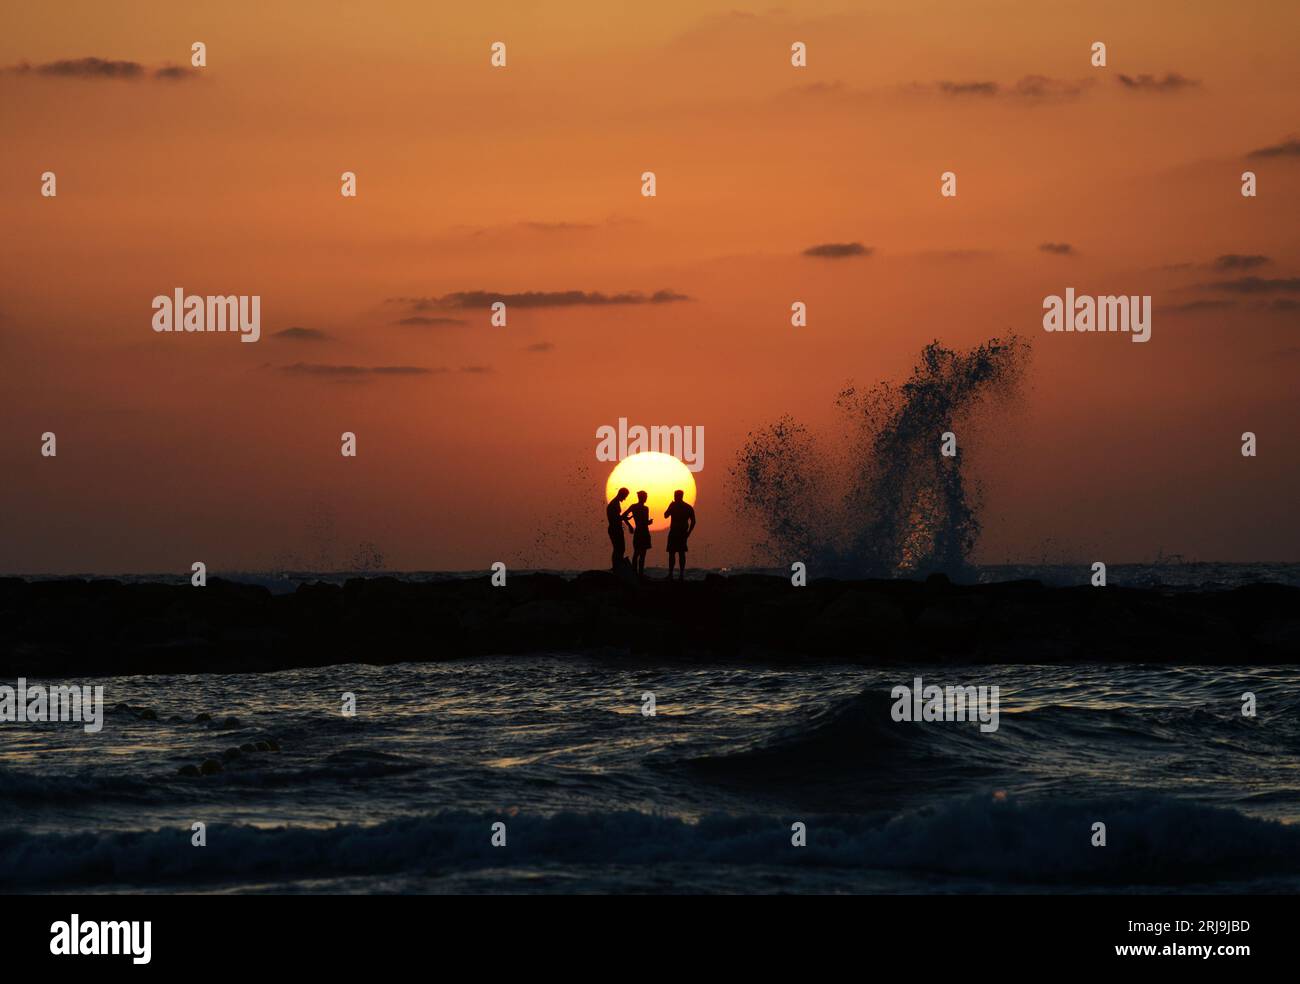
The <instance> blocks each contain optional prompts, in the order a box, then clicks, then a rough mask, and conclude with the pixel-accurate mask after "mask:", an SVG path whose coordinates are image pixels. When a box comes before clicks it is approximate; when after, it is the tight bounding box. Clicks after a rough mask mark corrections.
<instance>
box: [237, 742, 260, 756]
mask: <svg viewBox="0 0 1300 984" xmlns="http://www.w3.org/2000/svg"><path fill="white" fill-rule="evenodd" d="M239 750H240V751H241V752H243V753H244V754H245V755H252V754H253V752H255V751H257V746H256V745H254V744H253V743H252V742H251V741H246V742H244V743H243V744H242V745H240V746H239Z"/></svg>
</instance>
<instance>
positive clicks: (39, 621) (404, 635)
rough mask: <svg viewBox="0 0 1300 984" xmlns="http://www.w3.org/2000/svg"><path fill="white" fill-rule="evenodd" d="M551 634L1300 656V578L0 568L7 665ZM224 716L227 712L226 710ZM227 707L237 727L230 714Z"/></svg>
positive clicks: (159, 659) (374, 650)
mask: <svg viewBox="0 0 1300 984" xmlns="http://www.w3.org/2000/svg"><path fill="white" fill-rule="evenodd" d="M541 649H553V650H560V651H565V650H570V651H591V652H597V653H607V654H638V655H640V654H647V655H653V656H656V657H662V658H686V659H699V660H706V659H711V660H733V659H734V660H752V661H779V660H794V659H807V658H815V659H823V660H836V661H844V662H865V663H880V662H903V661H906V662H928V661H934V662H973V663H1003V662H1006V663H1051V662H1094V661H1096V662H1104V661H1122V662H1167V663H1168V662H1174V663H1202V664H1213V663H1219V664H1238V663H1291V662H1300V588H1295V587H1288V586H1285V585H1278V584H1255V585H1250V586H1247V587H1242V588H1237V589H1235V590H1231V591H1188V590H1178V591H1173V590H1168V591H1165V590H1156V589H1139V588H1124V587H1118V586H1113V585H1112V586H1108V587H1105V588H1093V587H1089V586H1080V587H1060V588H1049V587H1045V586H1043V585H1042V584H1040V583H1039V582H1037V581H1014V582H1005V583H1000V584H985V585H957V584H951V583H949V581H948V579H947V578H945V577H942V576H941V575H936V576H933V577H931V578H929V579H927V580H926V581H924V582H921V581H909V580H854V581H849V580H845V581H840V580H832V579H814V580H812V581H810V582H809V583H808V585H807V586H806V587H798V588H796V587H794V586H792V585H791V583H790V581H789V579H788V578H785V577H775V576H765V575H757V574H742V575H735V576H731V577H722V576H720V575H709V576H707V577H706V578H704V579H703V580H700V581H687V582H684V583H674V584H671V585H670V584H668V583H666V582H660V581H649V582H643V583H640V584H632V585H630V584H628V583H626V582H625V581H623V580H622V579H620V578H619V577H618V576H616V575H613V574H610V573H609V572H606V571H587V572H585V573H582V574H579V575H578V576H576V577H574V578H571V579H566V578H562V577H559V576H557V575H552V574H516V575H512V576H511V578H510V582H509V585H508V586H506V587H500V588H494V587H492V586H491V584H490V582H489V579H488V577H487V576H486V575H485V576H484V577H482V578H477V579H473V580H445V581H433V582H411V581H400V580H397V579H396V578H391V577H376V578H357V579H353V580H349V581H347V582H346V583H345V584H343V585H336V584H327V583H314V584H304V585H302V586H301V587H299V588H298V590H297V591H296V592H294V593H293V594H285V595H274V596H273V595H271V594H270V593H269V592H268V591H267V590H266V589H264V588H261V587H255V586H250V585H243V584H236V583H232V582H228V581H223V580H221V579H218V578H214V579H212V580H210V581H209V582H208V585H207V587H205V588H194V587H189V586H179V585H165V584H123V583H120V582H118V581H111V580H104V581H84V580H59V581H36V582H28V581H25V580H22V579H19V578H0V676H7V677H11V678H13V677H17V676H26V677H28V678H29V679H42V678H54V677H60V676H93V675H106V674H134V673H146V674H147V673H205V672H223V673H238V672H258V671H266V670H279V669H288V668H292V667H304V666H325V665H330V664H336V663H352V662H359V663H371V664H390V663H399V662H408V661H424V660H450V659H456V658H459V657H465V656H484V655H495V654H508V653H523V652H534V651H537V650H541ZM214 723H215V722H214ZM222 724H223V725H224V726H225V727H227V728H230V727H238V726H239V722H238V720H237V719H234V718H226V719H225V720H224V721H223V722H222Z"/></svg>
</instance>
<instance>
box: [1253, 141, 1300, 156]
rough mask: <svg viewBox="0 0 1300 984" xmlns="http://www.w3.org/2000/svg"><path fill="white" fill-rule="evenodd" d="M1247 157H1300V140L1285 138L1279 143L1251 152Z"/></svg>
mask: <svg viewBox="0 0 1300 984" xmlns="http://www.w3.org/2000/svg"><path fill="white" fill-rule="evenodd" d="M1246 156H1247V157H1255V158H1259V157H1300V138H1298V137H1287V138H1286V139H1285V140H1283V141H1282V142H1281V143H1275V144H1272V145H1270V146H1268V147H1259V148H1257V149H1256V150H1252V151H1251V152H1250V153H1249V154H1247V155H1246Z"/></svg>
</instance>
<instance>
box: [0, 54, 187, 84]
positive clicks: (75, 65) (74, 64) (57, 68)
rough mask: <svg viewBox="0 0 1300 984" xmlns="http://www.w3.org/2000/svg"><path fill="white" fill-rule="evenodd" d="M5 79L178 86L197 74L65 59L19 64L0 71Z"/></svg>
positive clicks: (117, 61) (90, 59)
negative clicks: (150, 82)
mask: <svg viewBox="0 0 1300 984" xmlns="http://www.w3.org/2000/svg"><path fill="white" fill-rule="evenodd" d="M0 72H3V73H4V74H6V75H34V76H37V77H39V78H60V79H91V80H94V79H108V80H117V81H126V82H138V81H141V80H144V79H154V80H157V81H160V82H179V81H183V80H185V79H189V78H193V77H194V76H195V75H197V74H198V72H197V71H195V70H194V69H192V68H186V67H184V66H181V65H157V66H153V67H150V66H148V65H143V64H141V63H140V62H136V61H125V60H120V59H113V58H95V57H88V58H64V59H61V60H59V61H52V62H41V63H39V64H36V65H33V64H32V63H30V62H19V63H18V64H17V65H10V66H8V67H7V68H4V69H0Z"/></svg>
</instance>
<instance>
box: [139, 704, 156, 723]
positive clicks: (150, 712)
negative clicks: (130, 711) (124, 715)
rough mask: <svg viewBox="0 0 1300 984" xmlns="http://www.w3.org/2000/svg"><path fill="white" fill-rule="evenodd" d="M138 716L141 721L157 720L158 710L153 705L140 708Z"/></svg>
mask: <svg viewBox="0 0 1300 984" xmlns="http://www.w3.org/2000/svg"><path fill="white" fill-rule="evenodd" d="M138 717H139V718H140V720H141V721H157V720H158V712H157V711H155V710H154V709H153V708H152V707H142V708H140V713H139V715H138Z"/></svg>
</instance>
